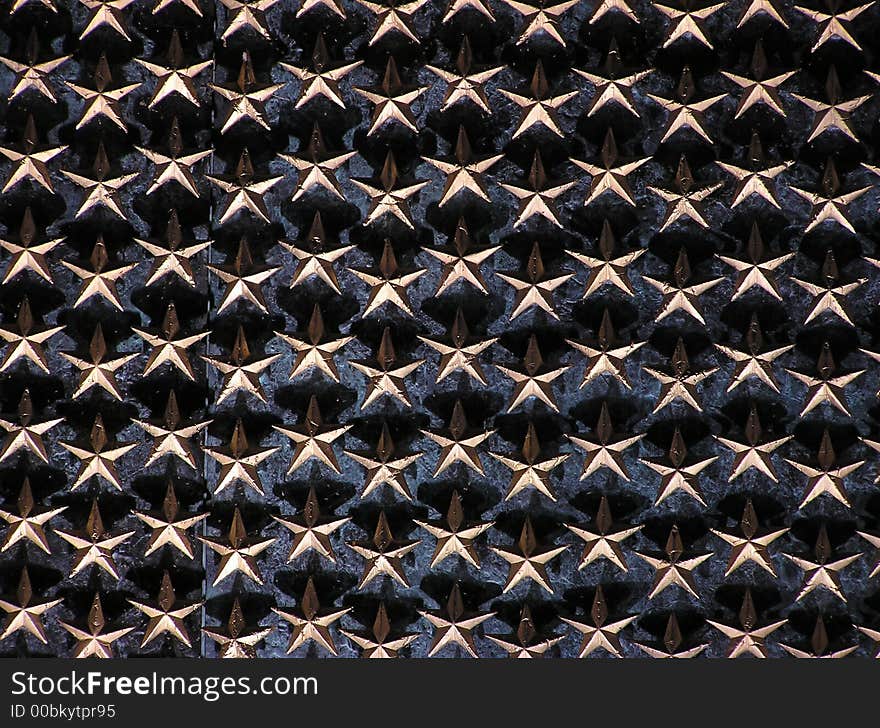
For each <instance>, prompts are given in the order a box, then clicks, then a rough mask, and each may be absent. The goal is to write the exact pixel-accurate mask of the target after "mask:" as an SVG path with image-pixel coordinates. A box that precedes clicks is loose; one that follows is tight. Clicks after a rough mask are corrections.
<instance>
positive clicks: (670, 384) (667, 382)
mask: <svg viewBox="0 0 880 728" xmlns="http://www.w3.org/2000/svg"><path fill="white" fill-rule="evenodd" d="M670 361H671V364H672V373H671V374H666V373H664V372H661V371H658V370H657V369H652V368H651V367H642V369H643V370H644V371H645V372H647V373H648V374H650V375H651V376H652V377H654V379H656V380H657V381H658V382H660V394H659V396H658V397H657V404H656V406H655V407H654V414H657V413H658V412H659V411H660V410H662V409H663V408H664V407H666V406H668V405H670V404H672V403H673V402H675V401H676V400H678V399H680V400H682V401H683V402H685V403H687V404H689V405H690V406H691V407H693V408H694V409H695V410H697V412H702V411H703V405H702V404H701V403H700V398H699V395H698V394H697V386H698V385H699V384H700V382H702V381H703V380H704V379H707V378H708V377H711V376H712V375H713V374H714V373H715V372H717V371H718V367H712V368H711V369H704V370H703V371H699V372H691V365H690V361H689V360H688V355H687V351H686V350H685V348H684V341H683V340H682V339H681V337H679V339H678V343H677V344H676V345H675V351H673V352H672V357H671V358H670Z"/></svg>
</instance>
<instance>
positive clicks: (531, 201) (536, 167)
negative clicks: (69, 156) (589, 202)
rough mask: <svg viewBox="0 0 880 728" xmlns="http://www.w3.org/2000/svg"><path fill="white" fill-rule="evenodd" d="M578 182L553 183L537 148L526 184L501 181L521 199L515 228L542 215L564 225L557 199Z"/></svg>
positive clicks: (505, 188)
mask: <svg viewBox="0 0 880 728" xmlns="http://www.w3.org/2000/svg"><path fill="white" fill-rule="evenodd" d="M576 183H577V181H576V180H571V181H570V182H563V183H562V184H558V185H551V184H550V179H549V178H548V177H547V174H546V172H545V171H544V162H543V161H542V160H541V152H540V151H538V150H537V149H536V150H535V156H534V159H533V160H532V166H531V168H530V169H529V173H528V175H527V177H526V179H525V180H524V185H525V186H523V185H514V184H505V183H503V182H502V183H501V187H502V188H503V189H504V190H506V191H507V192H509V193H510V194H512V195H513V196H514V197H516V198H517V200H519V210H518V211H517V218H516V221H515V222H514V223H513V227H514V228H518V227H520V226H521V225H522V224H523V223H525V222H528V221H529V220H531V219H532V218H533V217H542V218H544V219H545V220H549V221H550V222H552V223H553V224H554V225H556V226H557V227H560V228H561V227H562V222H561V221H560V219H559V212H558V211H557V209H556V205H555V200H556V198H558V197H560V196H561V195H562V194H563V193H565V192H566V191H567V190H568V189H570V188H571V187H572V186H574V185H575V184H576Z"/></svg>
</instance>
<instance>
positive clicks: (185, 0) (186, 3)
mask: <svg viewBox="0 0 880 728" xmlns="http://www.w3.org/2000/svg"><path fill="white" fill-rule="evenodd" d="M178 3H180V4H181V5H182V6H183V7H185V8H186V9H187V10H191V11H192V12H193V13H195V14H196V15H198V16H199V17H200V18H201V17H204V14H203V13H202V8H201V6H200V5H199V0H158V2H157V3H156V4H155V5H154V6H153V15H157V14H159V13H160V12H161V11H162V10H164V9H165V8H170V7H175V6H176V5H177V4H178Z"/></svg>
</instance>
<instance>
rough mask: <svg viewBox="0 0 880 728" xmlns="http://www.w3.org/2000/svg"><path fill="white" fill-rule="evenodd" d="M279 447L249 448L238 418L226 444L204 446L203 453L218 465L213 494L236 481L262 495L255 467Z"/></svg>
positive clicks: (261, 486)
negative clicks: (223, 445)
mask: <svg viewBox="0 0 880 728" xmlns="http://www.w3.org/2000/svg"><path fill="white" fill-rule="evenodd" d="M280 449H281V448H278V447H264V448H255V449H251V447H250V444H249V443H248V439H247V433H246V432H245V429H244V424H242V421H241V418H238V419H237V420H236V422H235V429H233V431H232V435H231V436H230V438H229V444H228V445H226V446H225V447H206V448H204V452H205V455H207V456H208V457H209V458H211V459H212V460H214V461H215V462H216V463H217V464H218V465H219V466H220V473H219V475H218V476H217V485H216V487H215V488H214V495H217V493H220V492H221V491H223V490H225V489H226V488H228V487H229V486H231V485H234V484H235V483H237V482H241V483H244V484H245V485H246V486H247V487H248V488H251V489H253V490H254V491H256V492H257V493H259V494H260V495H263V483H262V482H261V481H260V475H259V473H258V472H257V467H258V466H259V465H260V463H262V462H263V461H264V460H265V459H266V458H268V457H270V456H272V455H274V454H275V453H276V452H278V450H280Z"/></svg>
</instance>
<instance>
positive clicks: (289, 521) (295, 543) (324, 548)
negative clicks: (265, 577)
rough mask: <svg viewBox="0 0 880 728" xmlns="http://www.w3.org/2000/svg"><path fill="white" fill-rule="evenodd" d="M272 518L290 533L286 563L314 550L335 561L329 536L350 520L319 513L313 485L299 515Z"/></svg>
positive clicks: (322, 556)
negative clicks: (328, 516) (327, 516)
mask: <svg viewBox="0 0 880 728" xmlns="http://www.w3.org/2000/svg"><path fill="white" fill-rule="evenodd" d="M272 518H273V519H275V521H277V522H278V523H280V524H281V525H282V526H284V528H286V529H287V530H288V531H290V533H291V534H292V536H291V542H290V551H289V552H288V554H287V563H288V564H289V563H290V562H291V561H293V560H294V559H296V558H298V557H299V556H302V555H303V554H306V553H309V552H310V551H314V552H315V553H317V554H318V556H320V557H321V558H324V559H327V560H328V561H330V562H331V563H336V554H335V552H334V551H333V544H332V543H331V541H330V536H332V535H333V534H334V533H335V532H336V531H338V530H339V529H340V528H341V527H342V526H344V525H345V524H346V523H348V522H349V521H350V520H351V518H350V517H348V516H346V517H344V518H325V517H324V516H323V515H322V514H321V507H320V505H319V503H318V495H317V493H316V492H315V487H314V486H312V487H310V488H309V493H308V495H307V496H306V502H305V505H304V506H303V509H302V512H301V513H300V514H299V515H297V516H295V517H293V518H291V517H287V516H286V517H284V518H281V517H279V516H272Z"/></svg>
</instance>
